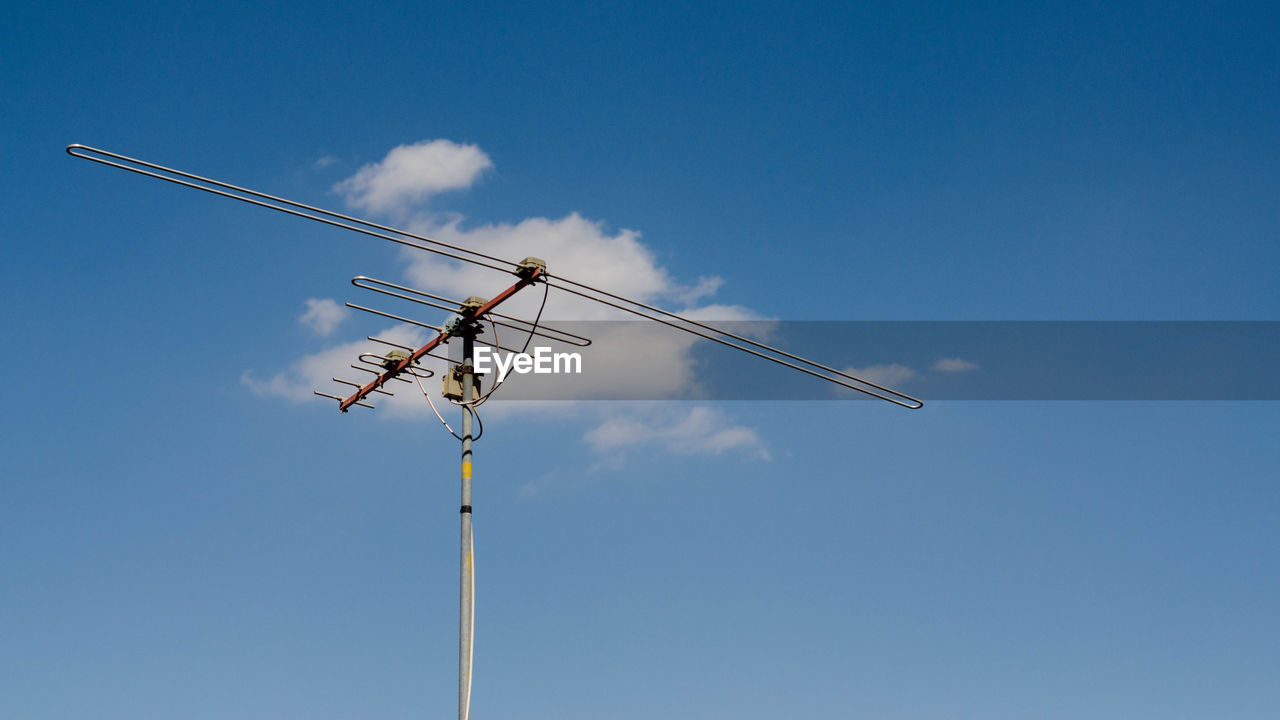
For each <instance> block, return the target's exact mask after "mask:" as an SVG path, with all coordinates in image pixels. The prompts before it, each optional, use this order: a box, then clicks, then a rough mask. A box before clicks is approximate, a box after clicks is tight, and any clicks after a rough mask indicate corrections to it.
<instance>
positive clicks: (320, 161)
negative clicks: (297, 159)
mask: <svg viewBox="0 0 1280 720" xmlns="http://www.w3.org/2000/svg"><path fill="white" fill-rule="evenodd" d="M337 162H338V158H336V157H334V156H332V155H322V156H320V157H319V158H317V159H316V161H315V162H313V163H311V167H313V168H315V169H316V170H323V169H325V168H327V167H329V166H330V165H333V164H335V163H337Z"/></svg>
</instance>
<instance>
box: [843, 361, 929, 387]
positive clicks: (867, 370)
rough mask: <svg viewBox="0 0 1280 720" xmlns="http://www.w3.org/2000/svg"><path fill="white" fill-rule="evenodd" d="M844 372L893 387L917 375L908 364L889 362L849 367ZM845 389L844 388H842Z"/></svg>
mask: <svg viewBox="0 0 1280 720" xmlns="http://www.w3.org/2000/svg"><path fill="white" fill-rule="evenodd" d="M844 372H846V373H848V374H850V375H853V376H854V377H858V378H862V379H863V380H866V381H867V382H873V383H875V384H877V385H883V386H885V387H890V388H891V387H893V386H894V385H898V384H900V383H903V382H905V381H907V380H910V379H911V378H913V377H915V376H916V371H915V370H912V369H911V368H909V367H907V366H906V365H899V364H898V363H889V364H887V365H868V366H866V367H861V368H856V367H847V368H845V369H844ZM840 389H841V390H844V388H840Z"/></svg>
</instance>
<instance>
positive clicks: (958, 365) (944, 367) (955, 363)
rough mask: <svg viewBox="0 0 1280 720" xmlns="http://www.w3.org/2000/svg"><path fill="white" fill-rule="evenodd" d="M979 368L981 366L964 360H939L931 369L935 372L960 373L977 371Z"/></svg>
mask: <svg viewBox="0 0 1280 720" xmlns="http://www.w3.org/2000/svg"><path fill="white" fill-rule="evenodd" d="M979 367H981V366H980V365H978V363H975V362H970V361H968V360H965V359H964V358H938V362H936V363H934V364H933V367H932V368H931V369H932V370H934V371H935V372H943V373H958V372H969V371H970V370H977V369H978V368H979Z"/></svg>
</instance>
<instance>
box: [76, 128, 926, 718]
mask: <svg viewBox="0 0 1280 720" xmlns="http://www.w3.org/2000/svg"><path fill="white" fill-rule="evenodd" d="M66 150H67V153H68V154H70V155H71V156H73V157H77V158H81V159H83V160H90V161H92V162H95V163H100V164H102V165H108V166H111V167H114V168H118V169H121V170H127V171H129V172H132V173H137V174H139V175H145V176H147V177H151V178H155V179H158V180H164V181H166V182H170V183H174V184H177V185H182V186H184V187H188V188H192V189H195V190H200V191H202V192H207V193H211V194H214V195H219V196H222V197H225V198H230V199H232V200H238V201H240V202H244V203H248V204H250V205H257V206H259V207H263V208H266V209H268V210H275V211H277V212H281V213H285V214H288V215H293V216H295V217H300V218H303V219H306V220H311V221H314V222H318V223H322V224H325V225H329V226H332V227H338V228H342V229H344V230H350V231H352V232H357V233H360V234H362V235H367V236H371V237H376V238H380V239H383V240H387V241H390V242H393V243H396V244H398V245H402V246H405V247H411V248H414V249H417V250H421V251H424V252H428V253H433V254H436V255H441V256H443V257H447V258H451V259H453V260H457V261H460V262H464V263H468V264H472V265H476V266H479V267H484V268H487V269H490V270H494V271H497V272H500V273H504V274H509V275H515V276H516V277H517V281H516V282H515V283H514V284H513V285H511V286H510V287H508V288H507V289H505V290H503V291H502V292H501V293H499V294H498V295H496V296H494V297H493V298H492V299H485V298H480V297H472V298H469V299H467V300H465V301H462V302H458V301H456V300H450V299H449V298H445V297H442V296H439V295H434V294H431V293H427V292H425V291H422V290H417V289H414V288H410V287H407V286H403V285H398V284H395V283H390V282H387V281H384V280H377V279H374V278H370V277H365V276H357V277H355V278H353V279H352V281H351V282H352V284H353V285H355V286H356V287H358V288H361V289H364V290H368V291H372V292H375V293H379V294H382V295H387V296H391V297H396V298H400V299H402V300H408V301H410V302H414V303H418V304H420V305H425V306H427V307H433V308H437V309H442V310H449V311H452V312H454V313H456V315H457V317H456V319H455V320H454V321H453V322H451V323H449V324H448V325H445V326H435V325H429V324H427V323H423V322H420V321H417V320H414V319H411V318H407V317H404V316H401V315H396V314H392V313H388V312H384V311H380V310H376V309H373V308H368V307H364V306H362V305H356V304H352V303H347V306H348V307H351V308H354V309H356V310H361V311H363V312H368V313H372V314H375V315H379V316H382V317H386V318H389V319H393V320H396V321H399V322H402V323H407V324H410V325H413V326H416V327H422V328H427V329H430V330H434V331H435V332H436V335H435V336H434V337H432V338H431V339H430V340H429V341H427V343H426V344H424V345H422V346H420V347H417V348H413V347H410V346H407V345H401V344H398V343H395V342H392V341H390V340H385V339H382V338H377V337H373V336H370V337H369V340H371V341H373V342H377V343H379V344H381V345H385V346H388V347H390V348H391V349H390V350H388V351H386V352H385V353H361V354H360V355H359V356H358V357H357V360H356V362H357V363H358V364H352V365H351V367H352V368H353V369H356V370H360V371H362V372H365V373H371V374H373V376H374V377H373V378H372V379H370V380H368V381H367V382H365V383H359V382H355V381H351V380H345V379H341V378H336V377H335V378H333V380H334V381H335V382H337V383H339V384H343V385H347V386H350V387H353V388H355V389H354V391H352V392H350V394H348V395H346V396H341V395H334V394H330V393H325V392H321V391H319V390H317V391H315V393H316V394H317V395H320V396H322V397H327V398H330V399H333V400H336V401H337V402H338V409H339V411H341V412H343V413H345V412H347V411H348V410H350V409H351V408H352V407H364V408H373V407H374V405H373V404H372V403H370V402H369V400H370V399H371V398H372V396H374V395H393V394H394V392H393V391H392V390H390V389H388V388H389V387H393V386H391V385H389V384H390V383H392V382H400V383H409V384H416V385H417V386H418V389H420V390H421V392H422V394H423V395H424V396H425V397H426V399H427V401H428V402H429V403H431V409H432V411H433V412H435V414H436V417H437V418H439V419H440V421H441V423H443V424H444V426H445V428H446V429H448V430H449V432H450V433H451V434H453V435H454V437H456V438H458V440H459V441H460V442H461V443H462V468H461V476H462V504H461V508H460V515H461V518H462V519H461V562H460V579H459V632H458V638H459V641H458V718H459V720H469V717H470V712H471V666H472V659H473V642H472V636H473V630H474V627H475V624H474V612H473V610H474V607H475V597H474V579H475V572H474V570H475V568H474V562H473V560H474V558H473V550H472V539H473V533H472V526H471V514H472V507H471V480H472V459H473V443H474V441H475V440H476V439H478V437H479V436H478V435H476V436H473V435H472V432H473V429H474V428H473V425H474V424H475V422H474V421H478V420H479V416H478V415H477V413H476V407H477V406H478V405H480V404H482V403H483V402H484V401H486V400H488V398H489V397H490V396H491V395H492V394H493V393H494V391H496V390H497V385H498V384H500V383H495V385H494V387H492V388H490V390H489V392H488V393H484V394H480V393H479V392H478V391H479V390H480V383H479V381H478V378H477V375H476V373H475V372H474V357H473V352H474V348H475V344H476V343H477V342H482V343H485V344H489V345H491V346H492V347H496V348H500V349H504V350H510V348H507V347H505V346H502V345H500V344H499V343H498V337H497V327H508V328H509V329H512V330H516V331H518V332H523V333H525V334H526V342H525V347H526V349H527V347H528V341H529V340H531V339H532V338H533V337H534V335H539V336H542V337H550V338H553V339H556V340H559V341H561V342H567V343H569V344H573V345H578V346H579V347H585V346H587V345H589V344H590V342H591V341H590V340H589V339H587V338H585V337H582V336H579V335H575V334H572V333H567V332H564V331H559V330H553V329H551V328H547V327H544V326H543V325H542V324H541V315H542V310H541V309H539V311H538V317H536V318H535V319H534V320H533V321H527V320H522V319H520V318H516V317H512V316H509V315H501V314H499V313H497V312H496V311H495V309H496V308H497V307H498V306H499V305H501V304H502V303H503V302H505V301H506V300H508V299H510V298H511V297H512V296H514V295H515V294H516V293H518V292H520V291H521V290H524V289H525V288H527V287H529V286H530V285H534V284H540V285H542V286H543V300H542V307H544V308H545V306H546V299H547V293H549V292H550V290H551V289H553V288H554V289H555V290H557V291H560V292H563V293H566V294H568V295H573V296H577V297H579V298H583V299H585V300H589V301H592V302H595V303H599V304H601V305H604V306H607V307H610V308H614V309H616V310H620V311H622V312H625V313H628V314H631V315H635V316H638V317H640V318H642V319H645V320H651V321H653V322H656V323H659V324H661V325H665V326H667V327H670V328H673V329H675V330H679V331H681V332H686V333H689V334H691V335H694V336H697V337H699V338H702V339H704V340H710V341H712V342H715V343H718V344H720V345H723V346H726V347H729V348H733V349H735V350H738V351H741V352H744V353H747V354H749V355H753V356H756V357H758V358H761V359H763V360H765V361H768V362H772V363H775V364H777V365H781V366H784V367H787V368H790V369H792V370H795V371H797V372H800V373H804V374H806V375H810V376H812V377H815V378H817V379H819V380H823V381H826V382H830V383H833V384H835V385H838V386H841V387H844V388H847V389H849V390H854V391H857V392H860V393H863V394H865V395H869V396H871V397H875V398H878V399H880V400H884V401H886V402H890V403H893V404H895V405H898V406H900V407H904V408H907V409H911V410H915V409H918V408H921V407H923V406H924V403H923V402H921V401H920V400H918V399H916V398H914V397H911V396H910V395H906V394H904V393H901V392H899V391H897V390H893V389H891V388H888V387H885V386H883V385H880V384H877V383H874V382H871V381H869V380H865V379H863V378H859V377H857V376H855V375H853V374H850V373H847V372H844V371H841V370H837V369H835V368H833V367H830V366H828V365H824V364H822V363H820V362H817V361H815V360H810V359H808V358H804V357H801V356H799V355H795V354H793V353H790V352H788V351H786V350H783V349H781V348H777V347H773V346H770V345H767V344H765V343H762V342H759V341H757V340H752V339H751V338H748V337H745V336H743V335H739V334H736V333H733V332H730V331H728V330H724V329H721V328H717V327H715V326H712V325H710V324H708V323H705V322H701V321H698V320H694V319H692V318H688V317H684V316H682V315H679V314H677V313H673V312H670V311H668V310H663V309H662V308H659V307H657V306H654V305H650V304H648V303H644V302H641V301H639V300H633V299H630V298H627V297H623V296H621V295H618V294H617V293H613V292H610V291H609V290H606V289H603V288H599V287H594V286H592V285H589V284H587V283H584V282H580V281H577V280H573V279H570V278H566V277H561V276H559V275H553V274H552V273H550V272H548V270H547V265H546V263H545V262H544V261H542V260H540V259H538V258H533V257H529V258H525V259H524V260H521V261H519V262H514V261H511V260H508V259H504V258H500V257H496V256H493V255H489V254H486V253H482V252H479V251H476V250H472V249H470V248H467V247H464V246H461V245H457V244H452V243H447V242H443V241H440V240H435V239H432V238H429V237H427V236H425V235H421V234H418V233H412V232H409V231H406V230H401V229H399V228H394V227H391V226H388V225H383V224H380V223H376V222H372V221H370V220H365V219H362V218H358V217H354V216H351V215H345V214H343V213H339V212H335V211H332V210H326V209H324V208H320V207H316V206H313V205H307V204H305V203H300V202H297V201H294V200H289V199H286V198H282V197H278V196H275V195H269V194H267V193H264V192H259V191H257V190H251V189H249V188H245V187H240V186H238V185H232V184H231V183H226V182H223V181H221V180H214V179H212V178H207V177H202V176H200V175H196V174H194V173H189V172H186V171H183V170H176V169H174V168H170V167H165V166H163V165H157V164H155V163H152V162H148V161H146V160H139V159H137V158H132V157H128V156H126V155H120V154H118V153H114V152H110V151H107V150H102V149H100V148H93V147H89V146H87V145H81V144H72V145H68V146H67V148H66ZM481 321H484V322H485V323H488V324H489V325H490V326H491V327H492V328H493V331H494V340H493V341H492V342H489V341H487V340H479V336H480V335H482V334H484V332H485V328H484V325H483V324H482V322H481ZM452 339H459V340H461V342H462V352H461V362H459V363H457V364H456V365H453V366H452V368H451V369H450V370H449V371H448V372H447V373H446V374H445V376H444V378H443V387H444V391H443V393H442V394H443V395H444V396H445V398H446V399H448V400H450V401H451V402H453V403H454V404H455V405H458V406H459V407H460V408H461V411H462V421H461V425H460V431H461V432H460V434H459V433H455V432H454V431H453V429H452V428H451V427H450V426H449V424H448V423H447V422H446V421H445V420H444V418H443V417H442V416H441V415H440V413H439V412H438V411H437V410H436V408H435V404H434V402H432V401H431V396H430V394H429V393H428V392H427V390H426V388H425V386H423V385H422V380H424V379H428V378H431V377H432V376H433V375H434V373H433V372H432V371H431V370H429V369H428V368H426V367H424V366H423V365H421V360H422V359H423V358H425V357H428V356H430V357H436V358H442V359H446V360H449V358H447V356H440V355H438V354H437V351H438V350H439V349H440V346H441V345H443V344H446V343H448V342H449V341H450V340H452ZM449 361H450V362H452V361H451V360H449ZM409 378H412V380H410V379H409ZM480 431H481V433H483V424H481V425H480Z"/></svg>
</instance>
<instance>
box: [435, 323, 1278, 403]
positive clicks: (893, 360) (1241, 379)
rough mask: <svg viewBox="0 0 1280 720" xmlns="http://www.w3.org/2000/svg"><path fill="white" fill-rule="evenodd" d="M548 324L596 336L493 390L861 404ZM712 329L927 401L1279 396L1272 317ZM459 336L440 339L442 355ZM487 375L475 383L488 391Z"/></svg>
mask: <svg viewBox="0 0 1280 720" xmlns="http://www.w3.org/2000/svg"><path fill="white" fill-rule="evenodd" d="M550 324H551V325H553V326H554V327H556V328H561V329H564V330H568V331H570V332H573V333H576V334H579V335H583V336H586V337H589V338H591V339H592V340H593V344H592V346H591V347H588V348H579V347H572V346H569V345H561V344H557V343H554V342H550V341H547V340H546V339H544V338H538V337H535V338H534V339H533V342H532V343H531V345H530V349H529V352H530V353H532V352H533V350H534V348H536V347H537V346H543V347H547V348H549V350H550V351H552V352H563V353H570V352H572V353H579V354H580V355H581V373H561V374H534V373H528V374H516V373H511V374H510V375H509V376H508V378H507V382H506V384H505V385H504V386H503V388H502V390H501V392H500V393H499V395H498V396H496V397H501V398H502V399H507V400H515V399H524V400H565V399H580V400H644V399H651V400H676V399H690V400H859V399H869V398H867V396H865V395H863V394H861V393H858V392H855V391H852V390H847V389H844V388H841V387H839V386H837V385H834V384H832V383H829V382H825V381H823V380H821V379H819V378H816V377H811V376H809V375H805V374H802V373H800V372H797V371H795V370H792V369H790V368H786V367H782V366H779V365H777V364H774V363H772V362H769V361H767V360H764V359H762V358H758V357H753V356H750V355H747V354H746V353H743V352H740V351H737V350H734V349H732V348H728V347H724V346H722V345H719V344H717V343H714V342H711V341H709V340H702V339H699V338H696V337H693V336H690V335H687V334H685V333H681V332H678V331H676V330H673V329H671V328H667V327H663V326H661V325H658V324H656V323H646V322H564V321H560V322H551V323H550ZM716 325H717V326H718V327H724V328H726V329H728V330H730V331H732V332H733V333H735V334H738V335H742V336H744V337H749V338H752V339H755V340H758V341H760V342H764V343H767V344H769V345H772V346H774V347H778V348H781V349H783V350H786V351H787V352H789V353H792V354H794V355H799V356H802V357H805V358H809V359H811V360H814V361H816V362H818V363H821V364H823V365H827V366H830V367H832V368H835V369H837V370H841V371H845V372H849V373H851V374H853V375H855V376H858V377H861V378H863V379H866V380H870V381H872V382H875V383H877V384H880V385H884V386H887V387H890V388H893V389H894V390H897V391H900V392H903V393H906V394H908V395H911V396H914V397H917V398H920V399H922V400H924V401H929V400H1277V399H1280V322H1274V321H1256V322H1255V321H1249V322H1236V321H1230V322H1183V321H1168V322H1150V321H1135V322H1112V321H1107V322H1092V321H1090V322H942V321H916V322H843V321H841V322H835V321H830V322H828V321H821V322H814V321H779V322H736V323H716ZM481 337H482V339H483V338H485V337H487V334H486V335H482V336H481ZM500 340H501V343H502V345H504V346H512V345H514V346H515V347H516V348H517V349H518V348H519V347H521V346H522V345H523V344H524V336H523V335H520V334H518V333H515V332H505V331H504V332H503V335H502V337H501V338H500ZM731 342H734V343H737V344H743V343H742V342H741V341H737V340H731ZM458 344H459V343H457V342H454V343H451V345H450V352H451V354H456V351H457V349H458V348H457V347H456V346H457V345H458ZM781 359H784V360H788V361H789V362H794V361H792V360H789V359H788V358H785V357H782V358H781ZM818 372H822V371H820V370H818ZM492 380H493V378H492V377H489V378H487V379H486V380H485V382H484V385H485V387H486V388H487V387H489V385H490V384H491V382H492Z"/></svg>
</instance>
